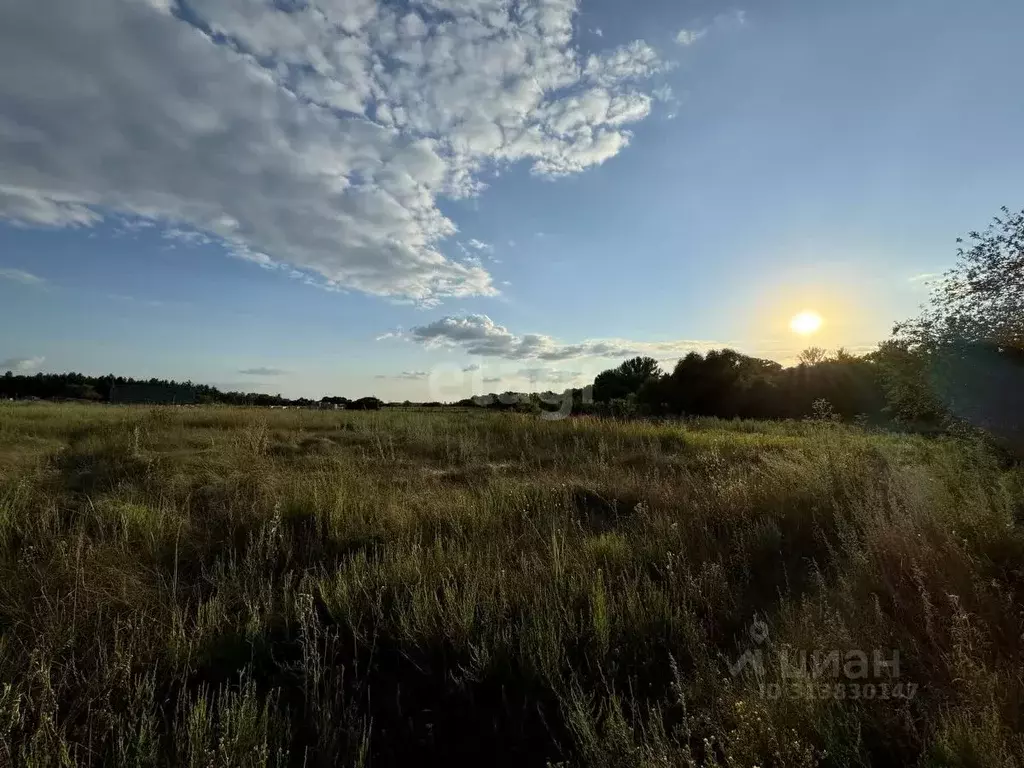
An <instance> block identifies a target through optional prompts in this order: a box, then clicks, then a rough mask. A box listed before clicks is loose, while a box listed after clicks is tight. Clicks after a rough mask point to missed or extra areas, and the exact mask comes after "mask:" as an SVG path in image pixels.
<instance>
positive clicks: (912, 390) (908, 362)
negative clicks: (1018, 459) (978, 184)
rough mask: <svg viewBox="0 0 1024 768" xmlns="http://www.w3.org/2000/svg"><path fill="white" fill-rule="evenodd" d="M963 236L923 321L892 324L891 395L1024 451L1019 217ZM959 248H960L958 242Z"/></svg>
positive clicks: (1022, 222) (1023, 222)
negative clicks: (897, 358)
mask: <svg viewBox="0 0 1024 768" xmlns="http://www.w3.org/2000/svg"><path fill="white" fill-rule="evenodd" d="M1002 214H1003V215H1002V216H1000V217H996V218H995V219H994V220H993V223H992V224H991V225H990V226H989V227H988V228H987V229H986V230H985V231H984V232H981V233H979V232H971V233H970V234H969V235H968V240H969V241H970V245H969V247H966V248H965V247H964V245H961V247H960V248H958V250H957V257H958V258H957V263H956V265H955V266H954V267H953V268H952V269H951V270H949V271H948V272H947V273H946V274H945V275H944V276H943V280H942V281H941V282H940V283H939V284H938V285H937V286H936V287H935V288H934V289H933V291H932V294H931V297H930V299H929V301H928V303H927V304H926V305H925V306H924V307H922V310H921V314H920V315H919V316H918V317H916V318H914V319H912V320H908V321H906V322H904V323H900V324H898V325H897V326H896V327H895V329H894V331H893V337H894V338H893V344H892V345H891V346H890V347H889V351H890V352H893V353H898V354H900V355H902V356H903V358H904V365H903V367H898V366H890V369H889V388H890V389H891V390H894V391H896V392H897V394H898V395H901V396H902V401H901V402H902V403H904V404H906V405H907V406H909V407H913V405H914V404H915V403H921V404H922V407H924V408H925V409H929V408H930V409H933V410H934V409H936V408H937V409H939V410H941V411H944V412H945V415H946V416H948V417H952V418H953V419H958V420H962V421H965V422H967V423H969V424H972V425H974V426H976V427H981V428H984V429H987V430H989V431H990V432H992V433H993V434H995V435H997V436H999V437H1001V438H1004V439H1005V440H1007V441H1009V442H1010V443H1011V444H1013V445H1014V446H1016V447H1017V448H1018V449H1020V450H1024V211H1021V212H1020V213H1011V212H1010V210H1009V209H1008V208H1003V209H1002ZM958 242H959V243H963V240H958Z"/></svg>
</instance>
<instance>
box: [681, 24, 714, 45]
mask: <svg viewBox="0 0 1024 768" xmlns="http://www.w3.org/2000/svg"><path fill="white" fill-rule="evenodd" d="M707 33H708V30H707V27H704V28H701V29H685V28H684V29H680V30H679V33H678V34H677V35H676V42H677V43H679V45H683V46H690V45H693V44H694V43H696V42H697V41H698V40H700V39H701V38H702V37H704V35H706V34H707Z"/></svg>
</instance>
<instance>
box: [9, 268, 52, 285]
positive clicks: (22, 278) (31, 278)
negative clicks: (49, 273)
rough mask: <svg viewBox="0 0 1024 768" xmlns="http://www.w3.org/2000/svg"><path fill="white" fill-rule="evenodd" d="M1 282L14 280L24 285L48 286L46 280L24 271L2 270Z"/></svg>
mask: <svg viewBox="0 0 1024 768" xmlns="http://www.w3.org/2000/svg"><path fill="white" fill-rule="evenodd" d="M0 280H12V281H13V282H15V283H22V284H24V285H46V280H44V279H43V278H41V277H39V276H38V275H33V274H32V273H31V272H26V271H25V270H23V269H7V268H0Z"/></svg>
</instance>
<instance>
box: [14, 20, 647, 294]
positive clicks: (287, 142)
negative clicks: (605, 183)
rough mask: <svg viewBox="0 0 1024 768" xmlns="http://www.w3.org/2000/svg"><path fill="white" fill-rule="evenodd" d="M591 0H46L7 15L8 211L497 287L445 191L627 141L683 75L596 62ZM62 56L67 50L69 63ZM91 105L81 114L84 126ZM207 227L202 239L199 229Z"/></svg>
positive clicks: (381, 274) (374, 271)
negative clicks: (158, 226)
mask: <svg viewBox="0 0 1024 768" xmlns="http://www.w3.org/2000/svg"><path fill="white" fill-rule="evenodd" d="M577 10H578V9H577V0H518V2H515V3H510V2H507V0H409V2H406V3H400V4H399V3H390V2H383V1H378V0H344V1H343V2H339V1H338V0H308V1H307V2H302V3H287V4H285V3H281V2H277V1H276V0H189V2H188V3H187V4H182V3H179V2H178V0H134V1H132V0H91V1H90V2H88V3H83V2H79V1H78V0H32V2H21V3H8V4H6V5H5V7H4V11H3V16H4V23H3V24H2V25H0V100H2V102H3V104H4V110H3V115H2V116H0V164H2V166H3V168H4V179H3V185H2V186H0V217H3V218H6V219H8V220H11V221H14V222H17V223H20V224H28V225H44V226H90V225H92V224H95V223H96V222H97V221H99V220H100V219H101V217H107V216H113V215H114V214H117V215H118V216H128V217H141V218H144V219H151V220H158V221H161V222H163V223H165V224H166V225H167V226H169V227H171V229H170V230H169V232H171V234H170V237H172V238H173V239H176V240H182V239H184V240H186V241H187V242H203V240H202V239H200V238H201V237H208V238H212V239H214V240H216V241H218V242H220V243H223V244H225V245H226V246H227V247H228V248H229V249H230V250H231V251H233V252H234V253H235V254H236V255H238V256H240V257H242V258H246V259H249V260H251V261H254V262H256V263H258V264H261V265H262V266H266V267H275V266H277V265H288V269H294V268H298V269H300V270H305V272H300V273H299V274H300V275H304V274H307V273H308V274H314V275H317V276H318V279H322V280H323V281H324V285H326V286H327V287H331V288H338V287H344V288H354V289H357V290H361V291H364V292H367V293H371V294H377V295H387V296H396V297H403V298H409V299H413V300H417V301H421V302H424V303H431V302H434V301H436V300H437V299H438V298H439V297H445V296H467V295H490V294H494V293H496V292H497V291H496V289H495V287H494V285H493V284H492V279H491V276H490V274H489V273H488V272H487V270H486V269H485V268H484V267H483V266H482V265H481V264H480V263H478V262H477V263H473V262H463V261H459V260H456V259H453V258H450V257H449V256H448V255H446V254H445V252H444V249H445V248H446V247H447V240H448V239H449V238H450V237H451V236H452V235H454V234H455V233H456V232H457V225H456V223H455V222H453V221H452V220H451V219H450V218H448V216H446V215H445V214H444V213H442V211H441V209H440V207H439V200H441V199H443V198H459V197H465V196H469V195H475V194H478V193H479V192H480V191H481V190H482V189H483V187H484V185H485V182H486V179H487V178H488V174H489V173H490V172H491V171H493V170H496V169H499V168H500V167H501V166H502V165H503V164H509V163H519V162H523V163H526V164H528V165H529V166H530V168H531V170H532V172H533V173H534V174H537V175H541V176H552V177H553V176H560V175H564V174H570V173H576V172H579V171H582V170H584V169H587V168H590V167H593V166H596V165H599V164H601V163H603V162H605V161H606V160H608V159H609V158H611V157H613V156H615V155H616V154H617V153H619V152H620V151H622V150H623V148H624V147H626V146H627V145H628V144H629V142H630V139H631V133H630V131H629V126H630V125H632V124H634V123H636V122H638V121H640V120H643V119H644V118H645V117H646V116H647V115H648V114H649V112H650V109H651V97H650V96H649V95H647V93H645V92H644V90H643V89H644V87H645V82H646V80H647V78H649V77H650V76H651V75H652V74H654V73H656V72H658V71H659V70H660V69H662V68H663V67H664V65H663V63H662V62H661V60H660V59H659V56H658V54H657V53H656V52H655V51H654V49H652V48H651V47H650V46H649V45H647V44H646V43H644V42H642V41H634V42H632V43H629V44H627V45H623V46H621V47H619V48H617V49H614V50H610V51H605V52H596V53H594V54H592V55H589V56H583V55H582V54H581V53H580V51H579V49H578V47H577V46H576V44H575V41H574V39H573V20H574V17H575V14H576V12H577ZM56 52H59V55H57V53H56ZM69 115H73V116H74V119H69ZM190 233H197V234H196V235H195V236H193V235H192V234H190Z"/></svg>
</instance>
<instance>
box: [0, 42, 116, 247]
mask: <svg viewBox="0 0 1024 768" xmlns="http://www.w3.org/2000/svg"><path fill="white" fill-rule="evenodd" d="M2 39H3V33H2V32H0V40H2ZM2 57H3V53H2V52H0V61H2V60H3V59H2ZM2 78H3V75H2V74H0V83H2ZM0 93H2V91H0ZM4 127H5V123H4V121H3V118H0V136H3V135H4ZM0 219H5V220H7V221H10V222H13V223H14V224H21V225H24V224H29V225H35V226H42V227H77V226H88V225H90V224H94V223H96V222H97V221H99V220H100V216H99V215H98V214H96V213H94V212H93V211H91V210H89V208H88V207H87V206H85V205H82V204H80V203H77V202H73V201H70V200H68V199H67V198H66V197H64V196H63V195H61V194H60V193H59V192H50V193H47V192H44V191H41V190H36V189H24V188H20V187H9V186H0Z"/></svg>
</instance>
